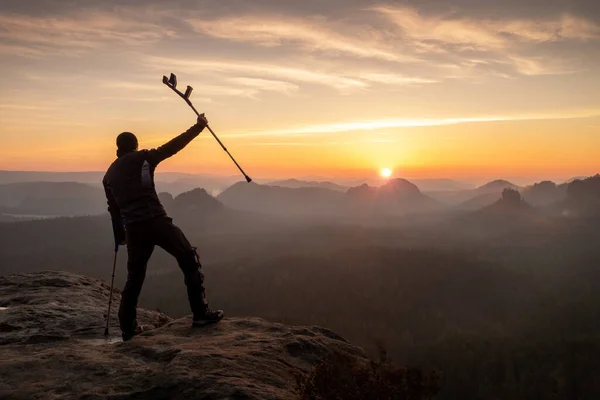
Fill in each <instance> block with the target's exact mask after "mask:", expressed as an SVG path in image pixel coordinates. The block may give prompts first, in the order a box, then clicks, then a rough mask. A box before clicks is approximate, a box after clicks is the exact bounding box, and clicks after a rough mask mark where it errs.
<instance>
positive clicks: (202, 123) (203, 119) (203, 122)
mask: <svg viewBox="0 0 600 400" xmlns="http://www.w3.org/2000/svg"><path fill="white" fill-rule="evenodd" d="M196 124H198V125H200V126H201V127H202V129H204V128H206V126H207V125H208V120H207V119H206V117H205V116H204V113H202V114H200V116H199V117H198V122H196Z"/></svg>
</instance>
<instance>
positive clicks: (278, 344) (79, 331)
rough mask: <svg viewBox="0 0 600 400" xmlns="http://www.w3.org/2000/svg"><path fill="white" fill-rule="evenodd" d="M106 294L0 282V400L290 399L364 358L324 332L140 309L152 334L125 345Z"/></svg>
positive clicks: (27, 281) (19, 280) (24, 277)
mask: <svg viewBox="0 0 600 400" xmlns="http://www.w3.org/2000/svg"><path fill="white" fill-rule="evenodd" d="M108 293H109V287H108V285H107V284H106V283H105V282H102V281H100V280H96V279H92V278H87V277H83V276H79V275H74V274H69V273H63V272H43V273H36V274H18V275H10V276H7V277H0V371H1V372H0V398H2V399H49V398H50V399H104V398H111V399H174V398H177V399H188V398H189V399H192V398H193V399H293V398H295V397H296V393H295V377H296V376H298V374H304V373H307V372H309V371H310V370H312V369H313V368H314V367H315V366H316V365H317V364H318V362H319V360H321V359H322V358H323V357H325V356H326V355H328V354H331V353H337V354H346V355H349V356H353V357H358V358H363V357H364V356H365V355H364V353H363V351H362V350H361V349H360V348H358V347H356V346H353V345H352V344H350V343H348V342H347V341H345V340H344V339H343V338H341V337H340V336H338V335H337V334H335V333H333V332H331V331H329V330H327V329H324V328H320V327H314V326H313V327H297V326H288V325H283V324H278V323H271V322H267V321H264V320H262V319H258V318H249V319H248V318H231V319H225V320H223V321H221V323H219V324H216V325H212V326H207V327H204V328H192V327H191V320H190V318H189V317H187V318H182V319H177V320H172V319H170V318H169V317H167V316H166V315H164V314H161V313H158V312H152V311H147V310H139V321H140V322H141V323H142V324H144V325H147V326H149V327H152V328H154V329H152V330H150V331H148V332H146V333H144V334H142V335H140V336H137V337H135V338H134V339H133V340H131V341H129V342H126V343H123V342H121V341H120V340H119V336H118V334H119V332H118V329H117V326H116V322H117V321H116V315H115V314H116V308H117V307H116V306H115V304H118V302H119V293H118V292H117V293H116V294H115V302H114V303H113V307H114V309H113V316H114V318H113V319H112V320H113V323H112V324H111V327H112V328H111V329H112V335H113V336H111V337H109V338H104V336H103V333H104V323H105V313H106V307H107V302H108Z"/></svg>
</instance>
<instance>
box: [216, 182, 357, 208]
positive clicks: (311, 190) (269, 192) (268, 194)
mask: <svg viewBox="0 0 600 400" xmlns="http://www.w3.org/2000/svg"><path fill="white" fill-rule="evenodd" d="M344 196H345V194H344V193H342V192H339V191H335V190H331V189H324V188H318V187H304V188H287V187H281V186H269V185H260V184H257V183H249V184H248V183H246V182H238V183H236V184H235V185H233V186H231V187H229V188H228V189H226V190H225V191H223V193H221V194H219V195H218V196H217V199H218V200H219V201H221V202H222V203H223V204H225V205H226V206H228V207H231V208H234V209H238V210H246V211H254V212H260V213H266V214H278V215H288V216H297V215H309V214H313V215H314V214H331V213H338V212H339V210H340V204H343V202H344Z"/></svg>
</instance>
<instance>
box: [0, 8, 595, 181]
mask: <svg viewBox="0 0 600 400" xmlns="http://www.w3.org/2000/svg"><path fill="white" fill-rule="evenodd" d="M598 65H600V2H598V1H596V0H571V1H568V0H543V1H542V0H530V1H523V0H504V1H497V0H422V1H403V2H401V1H387V2H386V1H372V0H345V1H343V0H329V1H327V0H303V1H288V0H255V1H251V2H250V1H243V0H233V1H229V0H220V1H202V0H195V1H192V0H183V1H169V2H165V1H158V0H149V1H148V0H146V1H141V0H119V1H116V0H85V1H84V0H78V1H74V0H70V1H53V0H31V1H26V2H25V1H22V0H19V1H13V0H3V1H2V2H0V75H1V76H2V78H3V80H2V84H1V85H0V138H1V141H2V146H0V169H9V170H52V171H92V170H93V171H100V170H105V169H106V168H107V166H108V165H109V164H110V163H111V162H112V161H113V160H114V158H115V143H114V141H115V137H116V135H117V134H118V133H120V132H122V131H131V132H134V133H135V134H136V135H137V136H138V138H139V141H140V146H141V147H143V148H152V147H156V146H159V145H160V144H162V143H164V142H165V141H167V140H168V139H170V138H171V137H173V136H175V135H177V134H179V133H181V132H183V131H185V130H186V129H187V128H189V127H190V126H191V125H193V124H194V122H195V115H194V114H193V112H192V111H191V109H189V108H188V107H187V105H186V104H185V103H184V102H183V101H182V99H181V98H179V97H177V96H176V95H175V94H174V93H173V92H171V91H170V90H169V89H168V88H167V87H166V86H164V85H163V84H162V83H161V80H162V76H163V75H168V74H169V73H171V72H174V73H176V74H177V77H178V81H179V85H180V87H182V88H183V89H185V86H186V85H191V86H193V88H194V92H193V94H192V97H191V100H192V101H193V102H194V104H195V105H196V108H198V109H199V110H201V111H203V112H205V113H206V116H207V118H208V120H209V123H210V126H211V127H212V128H213V130H214V131H215V133H216V134H217V135H218V136H219V138H220V139H221V140H222V141H223V143H224V144H225V145H226V146H227V147H228V149H229V151H230V152H231V154H232V155H233V156H234V157H235V158H236V160H237V161H238V162H239V163H240V164H241V165H242V167H243V168H244V170H245V171H246V172H247V173H248V174H249V175H250V176H256V177H263V178H288V177H297V178H302V177H315V176H318V177H330V178H350V177H371V176H377V174H378V172H379V171H380V170H381V169H382V168H390V169H392V170H393V176H396V177H406V178H411V177H412V178H453V179H463V180H468V179H483V178H507V177H522V178H523V177H531V179H540V180H541V179H567V178H569V177H573V176H583V175H591V174H595V173H598V172H600V157H599V156H598V154H600V95H599V93H600V73H599V69H598V67H597V66H598ZM160 171H179V172H191V173H210V174H222V175H235V174H239V173H238V172H237V169H236V167H235V165H234V164H233V163H232V162H231V160H230V159H229V157H228V156H227V155H226V154H225V153H224V152H223V151H222V150H221V149H220V147H219V145H218V144H217V142H216V141H215V140H214V139H213V138H212V137H211V136H210V134H209V133H208V131H205V132H203V133H202V134H201V136H200V137H199V138H198V139H196V140H195V141H194V142H193V143H192V144H190V145H189V146H188V148H186V149H185V150H184V151H182V152H181V153H180V154H178V155H176V156H175V157H173V158H171V159H169V160H167V161H165V163H164V164H163V165H161V166H160Z"/></svg>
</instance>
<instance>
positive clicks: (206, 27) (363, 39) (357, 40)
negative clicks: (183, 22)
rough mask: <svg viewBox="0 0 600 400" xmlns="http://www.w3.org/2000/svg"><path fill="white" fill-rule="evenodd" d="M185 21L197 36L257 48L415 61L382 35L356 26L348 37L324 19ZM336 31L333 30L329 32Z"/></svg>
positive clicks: (332, 23)
mask: <svg viewBox="0 0 600 400" xmlns="http://www.w3.org/2000/svg"><path fill="white" fill-rule="evenodd" d="M189 22H190V23H191V24H192V26H193V27H194V28H195V29H196V30H197V31H198V32H200V33H202V34H205V35H209V36H212V37H216V38H221V39H229V40H235V41H241V42H251V43H255V44H257V45H261V46H268V47H274V46H282V45H284V44H295V45H299V46H300V47H301V48H303V49H304V50H307V51H320V52H326V53H327V54H332V53H341V54H346V55H351V56H356V57H366V58H376V59H381V60H385V61H403V62H407V61H411V62H412V61H415V60H416V58H415V57H412V56H409V55H406V54H403V53H400V52H397V51H394V49H393V47H392V46H390V45H389V43H386V42H385V41H384V40H382V36H383V35H382V32H381V31H379V30H377V29H372V28H371V29H367V28H366V27H360V26H357V25H354V26H352V27H351V28H352V29H350V31H351V32H352V35H350V34H343V33H342V32H341V31H343V30H348V27H341V26H340V25H339V24H336V23H335V22H333V21H329V20H326V19H324V18H318V19H317V18H312V19H290V18H286V17H279V18H273V17H267V16H250V17H226V18H220V19H206V20H200V19H190V20H189ZM332 28H337V30H335V29H332Z"/></svg>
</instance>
